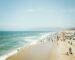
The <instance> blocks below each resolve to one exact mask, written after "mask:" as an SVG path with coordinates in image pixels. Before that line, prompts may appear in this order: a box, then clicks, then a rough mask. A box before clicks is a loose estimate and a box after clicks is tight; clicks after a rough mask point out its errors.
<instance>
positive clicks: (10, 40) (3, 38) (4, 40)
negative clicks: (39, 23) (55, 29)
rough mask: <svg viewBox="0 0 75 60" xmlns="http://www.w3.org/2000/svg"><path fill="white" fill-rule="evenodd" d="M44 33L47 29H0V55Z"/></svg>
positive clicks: (36, 38)
mask: <svg viewBox="0 0 75 60" xmlns="http://www.w3.org/2000/svg"><path fill="white" fill-rule="evenodd" d="M45 33H48V31H0V56H2V55H5V54H7V53H9V52H11V51H13V50H15V49H17V48H19V47H23V46H25V45H26V44H28V43H31V42H32V41H35V40H38V39H39V38H40V37H41V36H42V35H44V34H45Z"/></svg>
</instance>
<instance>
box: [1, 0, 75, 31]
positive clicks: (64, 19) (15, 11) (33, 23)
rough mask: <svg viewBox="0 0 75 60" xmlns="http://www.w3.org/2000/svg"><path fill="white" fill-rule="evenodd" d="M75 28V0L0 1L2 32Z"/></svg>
mask: <svg viewBox="0 0 75 60" xmlns="http://www.w3.org/2000/svg"><path fill="white" fill-rule="evenodd" d="M42 27H43V28H45V27H59V28H66V27H75V0H0V30H25V29H28V28H42Z"/></svg>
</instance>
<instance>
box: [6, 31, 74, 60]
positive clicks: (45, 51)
mask: <svg viewBox="0 0 75 60" xmlns="http://www.w3.org/2000/svg"><path fill="white" fill-rule="evenodd" d="M74 32H75V31H68V32H66V31H65V32H60V33H55V34H56V36H58V37H59V38H57V37H56V36H55V35H54V34H53V36H55V39H56V40H54V37H53V38H52V39H51V40H49V39H50V37H49V36H51V35H48V36H46V38H44V39H42V40H41V41H39V42H37V43H35V44H32V45H29V46H27V47H24V48H21V49H19V50H18V52H17V53H16V54H13V55H11V56H9V57H7V59H6V60H75V41H74V40H73V38H74V37H72V38H71V39H68V38H69V37H70V36H73V33H74ZM63 33H64V34H63ZM66 33H67V35H66ZM71 34H72V35H71ZM68 35H70V36H69V37H68V38H66V37H67V36H68ZM63 36H64V37H63ZM65 36H66V37H65Z"/></svg>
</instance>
